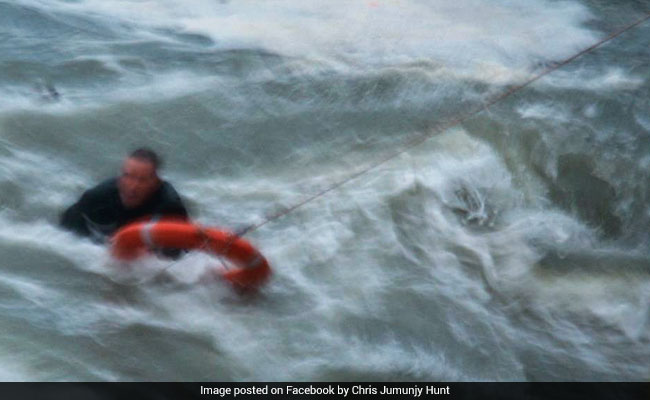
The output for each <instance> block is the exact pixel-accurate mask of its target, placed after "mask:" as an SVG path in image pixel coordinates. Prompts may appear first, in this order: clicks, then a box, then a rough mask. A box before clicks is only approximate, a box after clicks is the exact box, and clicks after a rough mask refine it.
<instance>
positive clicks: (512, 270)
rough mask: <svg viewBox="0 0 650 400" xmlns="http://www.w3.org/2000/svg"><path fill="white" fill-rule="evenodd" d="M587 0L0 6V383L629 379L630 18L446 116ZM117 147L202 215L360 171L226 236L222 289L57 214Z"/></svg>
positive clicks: (649, 212)
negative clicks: (254, 285) (236, 285)
mask: <svg viewBox="0 0 650 400" xmlns="http://www.w3.org/2000/svg"><path fill="white" fill-rule="evenodd" d="M611 3H612V2H609V1H605V0H563V1H556V0H496V1H493V0H456V1H453V2H448V1H437V2H434V1H419V0H363V1H362V0H358V1H356V0H355V1H349V0H345V1H344V0H340V1H318V2H317V1H308V2H303V1H299V0H277V1H266V2H261V1H246V0H232V1H225V0H222V1H217V0H186V1H182V2H179V1H171V0H157V1H141V0H12V1H0V93H1V94H2V95H1V96H0V222H1V225H0V296H1V298H0V327H1V328H0V329H1V332H2V334H1V335H0V365H1V366H0V379H1V380H5V381H25V380H27V381H158V380H165V381H169V380H173V381H176V380H184V381H199V380H214V381H276V380H297V381H328V380H359V381H375V380H414V381H439V380H443V381H444V380H446V381H450V380H454V381H483V380H490V381H492V380H496V381H548V380H560V381H574V380H587V381H592V380H607V381H609V380H621V381H638V380H647V379H648V377H649V376H650V364H649V363H648V360H649V359H650V333H649V328H650V251H649V246H650V230H649V229H648V226H649V225H650V186H649V182H650V181H649V178H650V50H649V49H650V43H649V42H650V41H649V40H648V39H649V38H650V23H645V24H642V25H640V26H638V27H636V28H634V29H632V30H630V31H628V32H626V33H624V34H622V35H621V36H619V37H617V38H615V39H613V40H611V41H609V42H607V43H606V44H604V45H603V46H600V47H598V48H597V49H595V50H593V51H591V52H589V53H588V54H585V55H583V56H581V57H580V58H578V59H576V60H575V61H573V62H571V63H570V64H568V65H566V66H564V67H562V68H560V69H558V70H556V71H554V72H552V73H550V74H548V75H546V76H544V77H543V78H542V79H540V80H538V81H536V82H534V83H533V84H532V85H530V86H528V87H526V88H524V89H522V90H520V91H518V92H516V93H515V94H513V95H511V96H508V97H507V98H505V99H504V100H502V101H500V102H498V103H497V104H494V105H492V106H490V107H489V108H487V109H485V110H483V111H481V112H480V113H478V114H475V115H472V116H468V115H467V114H468V112H470V111H471V110H473V109H476V107H479V106H481V104H485V103H486V102H488V101H489V99H493V98H495V96H498V95H499V94H500V93H505V92H506V91H507V90H509V88H511V87H513V86H514V85H518V84H521V83H523V82H524V81H526V80H527V79H529V78H531V77H534V76H535V75H536V74H538V73H540V72H542V71H544V70H545V68H548V67H549V66H553V65H556V64H554V63H557V62H561V61H562V60H565V59H567V58H569V57H571V56H573V55H574V54H576V53H578V52H580V51H581V50H583V49H585V48H587V47H589V46H591V45H593V44H595V43H597V42H598V41H600V40H602V39H604V38H606V37H607V36H608V35H609V34H611V33H612V32H615V31H617V30H619V29H621V28H623V27H625V26H626V25H628V24H631V23H633V22H634V21H637V20H639V19H641V18H643V17H644V15H646V14H647V13H648V12H649V11H650V4H649V3H648V2H647V1H646V0H637V1H633V0H625V1H621V2H617V3H618V4H616V5H615V6H614V5H612V4H611ZM456 118H462V119H463V122H462V123H460V124H455V125H454V124H451V125H452V126H449V125H450V121H454V119H456ZM444 124H447V125H446V127H443V128H441V126H442V125H444ZM426 137H428V138H429V139H428V140H426V141H424V142H423V143H422V144H420V145H418V146H415V147H411V148H409V149H408V150H407V151H403V152H401V154H400V155H399V156H397V157H393V158H392V159H390V160H389V161H386V162H383V163H381V164H379V165H377V163H378V162H380V161H381V160H384V159H385V157H390V156H391V155H395V154H397V153H396V152H399V151H400V150H401V149H404V148H405V147H404V146H405V144H407V143H411V141H413V140H417V139H418V138H426ZM142 145H146V146H150V147H152V148H154V149H155V150H157V151H158V152H160V153H161V154H162V155H163V157H164V158H165V161H166V164H165V167H164V170H163V174H164V176H165V178H166V179H168V180H169V181H171V182H172V183H173V184H174V185H175V186H176V188H177V189H178V191H179V192H180V193H181V195H182V197H183V199H184V200H185V202H186V203H187V205H188V208H189V209H190V211H191V214H192V216H193V218H194V219H195V220H196V221H198V222H199V223H201V224H204V225H209V226H219V227H224V228H227V229H238V228H241V227H242V226H246V225H248V224H256V223H260V222H263V221H264V220H265V218H267V217H269V216H272V215H274V214H276V213H278V212H282V211H283V210H287V209H288V208H289V207H292V206H293V205H295V204H298V203H299V202H301V201H303V200H305V199H308V198H309V197H310V196H312V195H314V194H316V193H318V192H319V191H321V190H325V189H327V188H329V187H331V186H332V185H335V184H336V183H338V182H341V181H343V180H345V179H347V178H348V177H349V176H351V175H352V174H354V173H355V172H356V171H360V170H363V169H364V168H366V167H368V166H372V165H377V166H376V167H374V168H372V169H370V170H369V171H368V172H367V173H365V174H363V175H361V176H359V177H357V178H355V179H353V180H351V181H349V182H347V183H346V184H345V185H342V186H340V187H338V188H337V189H335V190H332V191H329V192H327V193H326V194H325V195H324V196H321V197H319V198H317V199H315V200H313V201H310V202H308V203H306V204H305V205H303V206H301V207H299V208H298V209H296V210H294V211H292V212H290V213H289V214H287V215H286V216H284V217H282V218H278V219H275V220H273V221H271V222H269V223H267V224H265V225H263V226H262V227H261V228H260V229H258V230H255V231H254V232H251V233H250V234H248V235H247V239H248V240H250V241H251V242H252V243H254V244H255V246H256V247H258V248H259V249H260V250H261V251H262V252H263V253H264V254H265V256H266V257H267V258H268V260H269V261H270V263H271V265H272V268H273V270H274V275H273V279H272V280H271V281H270V282H269V283H268V285H266V286H265V287H264V288H263V289H262V290H261V291H260V292H259V293H258V294H257V295H248V296H242V295H241V294H239V293H237V292H235V291H233V290H232V288H230V287H229V286H228V285H226V284H225V283H224V282H221V281H214V280H206V279H204V278H203V277H204V275H205V274H206V271H209V270H210V269H211V268H213V267H214V266H215V265H218V264H219V261H218V260H216V259H214V258H212V257H210V256H207V255H202V254H190V255H188V256H186V257H184V258H182V259H181V260H179V261H175V262H174V261H168V260H160V259H156V258H146V259H143V260H140V261H137V262H135V263H134V264H131V265H124V264H121V263H120V262H118V261H115V260H113V259H112V258H111V256H110V254H109V252H108V250H107V248H105V247H104V246H101V245H97V244H94V243H92V242H90V241H87V240H84V239H80V238H77V237H75V236H74V235H72V234H70V233H68V232H64V231H62V230H60V229H59V228H58V218H59V215H60V213H61V211H62V210H63V209H65V207H66V206H68V205H69V204H71V203H72V202H74V201H75V200H76V199H77V198H78V196H79V195H80V194H81V193H82V192H83V191H84V190H85V189H87V188H89V187H91V186H92V185H94V184H95V183H98V182H99V181H101V180H103V179H105V178H107V177H110V176H112V175H114V174H116V173H117V170H118V168H119V165H120V162H121V160H122V158H123V156H124V155H125V154H126V153H127V152H128V151H129V150H131V149H133V148H135V147H138V146H142Z"/></svg>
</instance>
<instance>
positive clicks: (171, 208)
mask: <svg viewBox="0 0 650 400" xmlns="http://www.w3.org/2000/svg"><path fill="white" fill-rule="evenodd" d="M162 190H163V194H162V201H161V202H160V205H159V206H158V207H157V210H156V212H155V213H156V214H158V215H160V216H172V217H179V218H182V219H187V218H188V216H189V214H188V212H187V209H186V208H185V205H184V204H183V201H182V200H181V197H180V196H179V195H178V192H176V190H175V189H174V187H173V186H172V185H171V184H169V183H168V182H165V183H164V184H163V189H162Z"/></svg>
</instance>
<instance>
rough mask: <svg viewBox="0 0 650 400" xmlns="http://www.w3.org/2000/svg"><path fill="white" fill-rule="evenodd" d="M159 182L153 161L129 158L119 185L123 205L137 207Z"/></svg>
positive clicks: (125, 161)
mask: <svg viewBox="0 0 650 400" xmlns="http://www.w3.org/2000/svg"><path fill="white" fill-rule="evenodd" d="M159 184H160V179H158V175H157V174H156V170H155V168H154V166H153V164H152V163H151V162H149V161H147V160H141V159H138V158H130V157H129V158H127V159H126V160H124V164H123V165H122V175H121V176H120V178H119V181H118V185H117V187H118V190H119V192H120V200H122V205H124V207H125V208H135V207H138V206H140V205H142V204H144V203H145V202H146V201H147V200H148V199H149V197H150V196H151V195H152V194H153V193H154V192H155V191H156V189H158V185H159Z"/></svg>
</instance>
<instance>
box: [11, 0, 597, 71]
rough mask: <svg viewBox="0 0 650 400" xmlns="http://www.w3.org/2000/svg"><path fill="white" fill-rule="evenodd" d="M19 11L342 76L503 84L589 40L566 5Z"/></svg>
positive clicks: (189, 5)
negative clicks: (445, 77)
mask: <svg viewBox="0 0 650 400" xmlns="http://www.w3.org/2000/svg"><path fill="white" fill-rule="evenodd" d="M23 2H24V3H28V4H37V5H38V7H41V8H47V9H53V10H57V11H60V12H67V13H76V14H79V15H83V16H86V17H88V16H90V17H93V18H101V19H102V20H105V21H113V22H112V24H113V25H114V26H116V27H119V26H120V24H123V25H125V26H128V29H129V34H130V36H133V34H134V33H136V34H137V33H139V34H141V35H143V36H146V35H156V36H160V35H161V33H160V32H159V31H158V29H160V28H165V29H171V30H172V31H176V32H186V33H197V34H202V35H207V36H209V37H211V38H212V39H213V40H214V42H215V43H216V45H215V47H216V48H260V49H265V50H268V51H271V52H276V53H279V54H283V55H286V56H291V57H300V58H303V59H306V60H311V62H312V63H325V64H327V65H330V66H331V67H343V66H346V67H345V68H346V69H350V68H351V70H358V69H359V68H366V67H368V66H370V67H376V66H388V65H404V64H409V63H413V62H422V61H425V62H431V61H435V62H437V63H439V64H441V65H444V66H446V68H448V69H449V70H450V71H454V73H459V74H464V75H466V76H471V77H473V78H474V79H484V80H490V81H491V80H496V81H507V80H510V79H511V77H512V76H513V75H521V73H522V71H525V70H526V69H528V68H529V67H531V65H532V64H534V63H537V62H541V61H545V60H557V59H560V58H563V57H567V56H568V55H570V54H571V53H573V52H575V51H576V50H577V49H581V48H584V47H586V46H587V45H589V44H591V43H592V42H593V41H594V40H595V34H594V33H593V32H591V31H589V30H588V29H587V28H585V27H584V26H583V23H584V22H586V21H587V20H588V19H589V18H590V13H589V11H588V10H587V8H586V7H584V6H582V5H580V4H579V3H577V2H573V1H562V2H549V1H545V0H537V1H527V2H525V3H522V2H518V1H511V0H500V1H492V2H485V1H481V0H459V1H454V2H453V3H447V2H421V1H416V0H409V1H406V0H401V1H398V0H393V1H366V0H357V1H348V0H345V1H344V0H336V1H329V2H327V3H326V4H324V3H320V2H303V1H298V0H279V1H273V2H259V1H252V0H240V1H236V2H235V1H232V2H216V1H208V0H188V1H186V2H183V3H182V4H181V3H179V2H176V1H171V0H161V1H155V2H154V1H128V0H112V1H100V0H85V1H78V2H66V3H63V2H58V3H56V4H55V5H54V4H52V3H50V2H44V1H40V0H23ZM143 16H146V18H143ZM168 40H174V39H171V38H168Z"/></svg>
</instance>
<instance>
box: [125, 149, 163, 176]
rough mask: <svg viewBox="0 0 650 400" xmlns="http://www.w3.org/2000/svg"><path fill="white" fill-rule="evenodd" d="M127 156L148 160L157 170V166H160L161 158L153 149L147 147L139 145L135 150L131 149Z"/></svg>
mask: <svg viewBox="0 0 650 400" xmlns="http://www.w3.org/2000/svg"><path fill="white" fill-rule="evenodd" d="M129 158H136V159H138V160H142V161H148V162H150V163H151V164H152V165H153V168H154V169H155V170H156V171H157V170H158V168H159V167H161V166H162V160H161V159H160V157H158V154H156V152H155V151H153V150H151V149H150V148H147V147H140V148H138V149H136V150H133V151H132V152H131V154H129Z"/></svg>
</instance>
